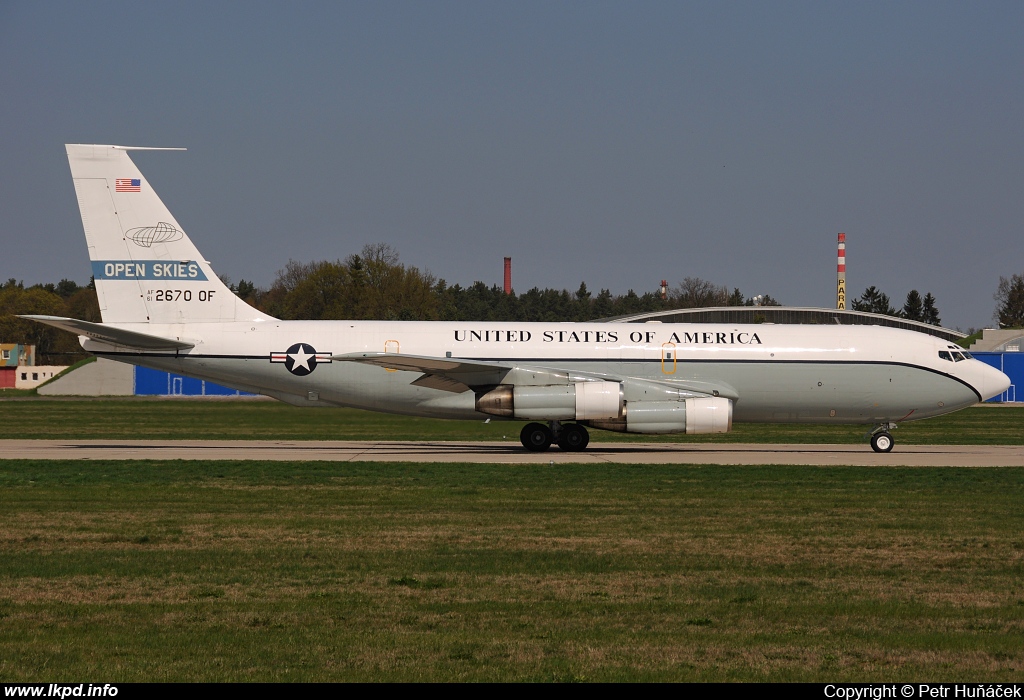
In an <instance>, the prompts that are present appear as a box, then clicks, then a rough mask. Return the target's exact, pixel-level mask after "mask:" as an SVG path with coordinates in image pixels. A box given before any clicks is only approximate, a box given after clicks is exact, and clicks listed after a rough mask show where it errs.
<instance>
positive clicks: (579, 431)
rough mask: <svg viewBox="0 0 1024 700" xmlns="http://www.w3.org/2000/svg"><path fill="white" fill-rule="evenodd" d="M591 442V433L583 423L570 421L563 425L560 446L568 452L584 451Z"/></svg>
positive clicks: (559, 440)
mask: <svg viewBox="0 0 1024 700" xmlns="http://www.w3.org/2000/svg"><path fill="white" fill-rule="evenodd" d="M589 444H590V433H588V432H587V429H586V428H584V427H583V426H582V425H579V424H577V423H570V424H569V425H563V426H562V432H561V434H560V435H559V436H558V446H559V447H561V448H562V449H563V450H566V451H567V452H582V451H583V450H585V449H587V445H589Z"/></svg>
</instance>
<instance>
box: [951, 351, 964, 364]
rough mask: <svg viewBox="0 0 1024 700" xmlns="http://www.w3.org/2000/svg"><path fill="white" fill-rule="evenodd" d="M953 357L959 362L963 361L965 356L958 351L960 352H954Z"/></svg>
mask: <svg viewBox="0 0 1024 700" xmlns="http://www.w3.org/2000/svg"><path fill="white" fill-rule="evenodd" d="M953 359H955V360H956V361H957V362H963V361H964V356H963V355H962V354H960V353H958V352H954V353H953Z"/></svg>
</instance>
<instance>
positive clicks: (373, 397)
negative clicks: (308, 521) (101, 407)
mask: <svg viewBox="0 0 1024 700" xmlns="http://www.w3.org/2000/svg"><path fill="white" fill-rule="evenodd" d="M66 148H67V156H68V161H69V163H70V166H71V175H72V178H73V179H74V185H75V192H76V194H77V197H78V204H79V208H80V211H81V216H82V224H83V227H84V229H85V237H86V241H87V244H88V249H89V258H90V260H91V262H92V272H93V277H94V279H95V284H96V294H97V297H98V299H99V306H100V311H101V315H102V323H92V322H88V321H83V320H78V319H72V318H61V317H54V316H39V315H33V316H25V317H24V318H30V319H33V320H35V321H39V322H41V323H45V324H48V325H50V326H55V327H57V328H62V329H64V330H68V331H71V332H72V333H76V334H77V335H78V336H79V340H80V342H81V345H82V347H83V348H84V349H85V350H87V351H88V352H90V353H92V354H94V355H97V356H100V357H107V358H110V359H112V360H117V361H121V362H127V363H131V364H136V365H141V366H143V367H150V368H153V369H157V370H165V371H169V372H175V373H179V374H182V375H186V376H190V377H196V378H199V379H204V380H209V381H212V382H216V383H219V384H222V385H225V386H228V387H232V388H235V389H239V390H243V391H247V392H252V393H258V394H263V395H266V396H270V397H273V398H275V399H278V400H280V401H284V402H286V403H289V404H292V405H295V406H304V407H316V406H320V407H323V406H347V407H354V408H361V409H369V410H372V411H382V412H387V413H396V414H405V415H411V416H430V417H439V418H452V419H469V420H481V419H487V420H491V419H499V420H525V421H529V422H528V423H527V424H526V425H525V426H524V427H523V428H522V431H521V434H520V440H521V442H522V444H523V446H524V447H525V448H526V449H527V450H531V451H537V452H540V451H544V450H547V449H548V448H549V447H550V446H551V445H552V444H557V445H558V446H559V447H560V448H562V449H564V450H567V451H579V450H583V449H585V448H586V447H587V444H588V443H589V441H590V434H589V431H588V428H592V429H602V430H610V431H618V432H626V433H641V434H665V433H679V434H696V433H723V432H727V431H729V430H730V429H731V428H732V425H733V423H738V422H764V423H810V424H822V425H830V424H865V425H868V426H873V427H871V428H870V432H869V434H868V435H869V436H870V444H871V447H872V449H873V450H875V451H876V452H889V451H891V450H892V449H893V445H894V444H895V441H894V439H893V436H892V433H891V431H892V430H893V429H894V428H895V427H897V426H898V424H900V423H902V422H904V421H913V420H920V419H922V418H929V417H932V416H938V415H942V414H945V413H950V412H952V411H957V410H960V409H962V408H965V407H967V406H971V405H973V404H975V403H978V402H979V401H984V400H986V399H989V398H992V397H994V396H998V395H999V394H1001V393H1002V392H1004V391H1005V390H1006V389H1007V387H1008V386H1009V384H1010V380H1009V378H1008V377H1007V376H1006V375H1005V374H1003V373H1002V372H1000V371H998V370H996V369H994V368H992V367H990V366H988V365H986V364H984V363H982V362H980V361H978V360H975V359H973V358H972V357H971V356H970V354H969V353H968V352H966V351H964V350H963V349H962V348H960V347H957V346H956V345H950V344H949V343H947V342H946V341H944V340H942V339H939V338H936V337H933V336H931V335H927V334H924V333H919V332H915V331H909V330H901V329H895V328H886V327H880V326H850V325H845V326H844V325H835V326H826V325H820V326H813V325H772V324H752V325H733V324H703V323H680V324H669V323H615V322H592V323H491V322H482V321H473V322H456V321H423V322H419V321H344V320H339V321H282V320H279V319H276V318H273V317H272V316H269V315H267V314H265V313H263V312H262V311H259V310H258V309H255V308H253V307H251V306H249V305H248V304H246V303H245V302H244V301H242V300H241V299H239V298H238V297H236V296H235V295H234V294H233V293H232V292H231V290H230V289H229V288H228V287H227V286H226V285H225V284H224V283H223V282H222V281H221V279H220V278H219V277H218V276H217V275H216V273H214V271H213V268H212V267H211V266H210V263H209V262H208V261H207V260H206V259H205V258H204V257H203V256H202V254H200V252H199V251H198V250H197V249H196V247H195V245H193V243H192V241H191V239H190V238H189V237H188V236H187V235H186V233H185V231H184V230H183V229H182V227H181V225H180V224H179V223H178V222H177V220H176V219H175V218H174V216H173V215H172V214H171V213H170V211H168V209H167V207H166V206H164V204H163V202H162V201H161V200H160V198H159V197H158V196H157V193H156V192H155V191H154V190H153V188H152V187H151V185H150V183H149V181H148V180H146V178H145V177H144V176H143V175H142V173H141V172H140V171H139V169H138V167H136V165H135V163H134V162H133V161H132V159H131V157H130V155H129V154H130V152H131V151H133V150H184V149H148V148H137V147H127V146H113V145H87V144H68V145H67V147H66ZM868 435H866V436H865V437H868Z"/></svg>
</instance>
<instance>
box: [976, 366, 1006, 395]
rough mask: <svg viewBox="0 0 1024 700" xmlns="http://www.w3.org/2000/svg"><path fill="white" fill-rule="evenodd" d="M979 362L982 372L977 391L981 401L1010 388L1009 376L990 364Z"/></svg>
mask: <svg viewBox="0 0 1024 700" xmlns="http://www.w3.org/2000/svg"><path fill="white" fill-rule="evenodd" d="M979 364H981V366H982V367H981V369H982V372H981V381H980V382H979V384H980V386H979V387H978V393H980V394H981V398H982V400H983V401H988V400H989V399H991V398H992V397H993V396H999V395H1000V394H1002V393H1003V392H1004V391H1006V390H1007V389H1009V388H1010V378H1009V377H1007V376H1006V375H1005V374H1003V373H1002V372H1000V371H999V370H997V369H996V368H995V367H992V366H991V365H986V364H985V363H984V362H980V363H979Z"/></svg>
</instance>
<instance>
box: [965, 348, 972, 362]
mask: <svg viewBox="0 0 1024 700" xmlns="http://www.w3.org/2000/svg"><path fill="white" fill-rule="evenodd" d="M964 357H966V358H967V359H968V360H973V359H974V355H972V354H971V353H969V352H967V351H966V350H964Z"/></svg>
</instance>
